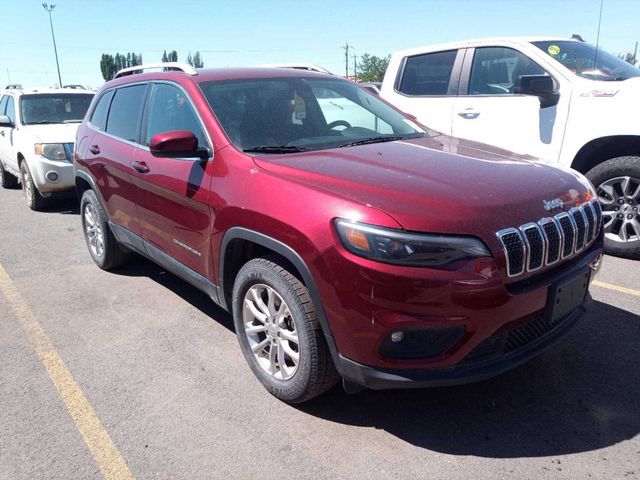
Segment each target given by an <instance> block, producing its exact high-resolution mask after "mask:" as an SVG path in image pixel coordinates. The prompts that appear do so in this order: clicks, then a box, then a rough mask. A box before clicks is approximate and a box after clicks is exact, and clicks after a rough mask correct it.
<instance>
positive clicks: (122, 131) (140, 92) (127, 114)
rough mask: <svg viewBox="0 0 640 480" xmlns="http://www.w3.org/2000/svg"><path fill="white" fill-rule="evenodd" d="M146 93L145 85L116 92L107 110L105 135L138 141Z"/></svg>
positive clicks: (124, 88) (123, 88) (120, 89)
mask: <svg viewBox="0 0 640 480" xmlns="http://www.w3.org/2000/svg"><path fill="white" fill-rule="evenodd" d="M146 93H147V85H133V86H131V87H122V88H119V89H118V90H116V93H115V94H114V95H113V101H112V102H111V108H110V109H109V116H108V119H107V128H106V131H107V133H109V134H111V135H114V136H116V137H120V138H124V139H125V140H129V141H131V142H137V141H138V136H139V127H140V117H141V115H142V109H143V107H144V100H145V97H146Z"/></svg>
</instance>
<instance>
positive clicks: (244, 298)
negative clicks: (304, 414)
mask: <svg viewBox="0 0 640 480" xmlns="http://www.w3.org/2000/svg"><path fill="white" fill-rule="evenodd" d="M233 319H234V323H235V328H236V334H237V336H238V341H239V342H240V348H241V349H242V353H243V354H244V357H245V359H246V360H247V362H248V363H249V366H250V367H251V370H252V371H253V373H254V374H255V376H256V377H258V380H260V382H261V383H262V384H263V385H264V387H265V388H266V389H267V390H268V391H269V392H270V393H271V394H272V395H274V396H275V397H277V398H279V399H280V400H283V401H285V402H288V403H301V402H304V401H307V400H310V399H311V398H313V397H315V396H317V395H320V394H321V393H323V392H325V391H326V390H328V389H329V388H331V387H332V386H333V385H335V383H336V382H337V381H338V374H337V372H336V369H335V366H334V365H333V360H332V358H331V353H330V351H329V347H328V345H327V342H326V340H325V338H324V334H323V332H322V328H321V327H320V324H319V321H318V317H317V314H316V311H315V308H314V305H313V302H312V301H311V297H310V295H309V291H308V290H307V287H306V286H305V285H304V284H303V283H302V282H300V280H298V279H297V278H296V277H295V276H294V275H293V274H291V272H289V271H287V270H286V269H284V268H283V267H282V266H280V265H278V264H277V263H275V262H274V261H272V260H271V259H268V258H257V259H254V260H251V261H249V262H247V263H246V264H245V265H244V266H243V267H242V268H241V269H240V272H238V276H237V277H236V280H235V283H234V286H233Z"/></svg>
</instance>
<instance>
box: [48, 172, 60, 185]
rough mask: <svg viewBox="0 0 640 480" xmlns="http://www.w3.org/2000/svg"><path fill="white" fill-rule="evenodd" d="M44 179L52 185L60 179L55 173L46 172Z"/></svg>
mask: <svg viewBox="0 0 640 480" xmlns="http://www.w3.org/2000/svg"><path fill="white" fill-rule="evenodd" d="M45 177H47V180H49V181H50V182H52V183H55V182H57V181H58V180H59V179H60V175H58V173H57V172H47V174H46V175H45Z"/></svg>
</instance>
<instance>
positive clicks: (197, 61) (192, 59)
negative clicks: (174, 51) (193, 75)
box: [187, 51, 204, 68]
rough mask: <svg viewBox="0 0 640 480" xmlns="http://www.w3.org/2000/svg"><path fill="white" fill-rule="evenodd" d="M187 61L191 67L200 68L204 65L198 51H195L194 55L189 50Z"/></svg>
mask: <svg viewBox="0 0 640 480" xmlns="http://www.w3.org/2000/svg"><path fill="white" fill-rule="evenodd" d="M187 63H188V64H189V65H191V66H192V67H193V68H202V67H204V63H203V62H202V57H200V52H198V51H196V54H195V55H193V56H192V55H191V51H189V55H187Z"/></svg>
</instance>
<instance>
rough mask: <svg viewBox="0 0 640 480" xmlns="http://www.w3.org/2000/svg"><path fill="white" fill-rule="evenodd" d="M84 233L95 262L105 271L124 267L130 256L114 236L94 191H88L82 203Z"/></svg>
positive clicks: (81, 213)
mask: <svg viewBox="0 0 640 480" xmlns="http://www.w3.org/2000/svg"><path fill="white" fill-rule="evenodd" d="M80 218H81V219H82V231H83V233H84V239H85V241H86V242H87V247H88V248H89V254H90V255H91V258H93V261H94V262H95V263H96V265H98V266H99V267H100V268H102V269H103V270H110V269H112V268H115V267H118V266H120V265H124V264H125V263H127V262H128V260H129V258H130V254H129V253H128V252H126V251H125V250H124V249H123V248H122V247H121V246H120V244H119V243H118V241H117V240H116V238H115V237H114V236H113V232H111V229H110V228H109V222H108V221H107V216H106V214H105V213H104V210H103V208H102V205H101V204H100V202H99V201H98V197H96V194H95V192H94V191H93V190H87V191H86V192H84V194H83V195H82V200H81V201H80Z"/></svg>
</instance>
